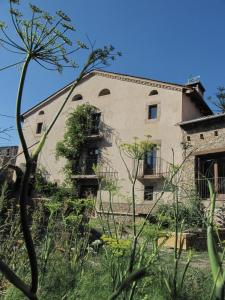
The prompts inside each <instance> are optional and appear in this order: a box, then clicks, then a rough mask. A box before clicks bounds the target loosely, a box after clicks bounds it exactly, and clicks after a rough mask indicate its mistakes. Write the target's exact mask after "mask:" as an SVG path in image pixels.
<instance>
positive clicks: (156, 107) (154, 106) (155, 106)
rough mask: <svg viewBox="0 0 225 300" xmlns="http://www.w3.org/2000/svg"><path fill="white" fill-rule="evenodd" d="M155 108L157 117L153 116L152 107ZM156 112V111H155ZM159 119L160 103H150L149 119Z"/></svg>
mask: <svg viewBox="0 0 225 300" xmlns="http://www.w3.org/2000/svg"><path fill="white" fill-rule="evenodd" d="M154 108H155V113H156V115H155V117H154V116H152V113H151V109H154ZM153 114H154V113H153ZM157 119H158V104H150V105H148V120H157Z"/></svg>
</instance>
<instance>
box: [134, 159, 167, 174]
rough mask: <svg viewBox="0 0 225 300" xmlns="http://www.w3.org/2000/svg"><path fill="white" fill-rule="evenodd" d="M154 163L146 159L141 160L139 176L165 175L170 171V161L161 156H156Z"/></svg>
mask: <svg viewBox="0 0 225 300" xmlns="http://www.w3.org/2000/svg"><path fill="white" fill-rule="evenodd" d="M152 161H153V163H152V164H148V163H147V162H146V161H145V160H142V161H140V163H139V168H138V178H151V177H152V178H156V177H159V178H160V177H163V175H164V174H165V173H167V172H168V163H167V162H166V161H165V160H164V159H162V158H161V157H155V158H154V159H153V160H152Z"/></svg>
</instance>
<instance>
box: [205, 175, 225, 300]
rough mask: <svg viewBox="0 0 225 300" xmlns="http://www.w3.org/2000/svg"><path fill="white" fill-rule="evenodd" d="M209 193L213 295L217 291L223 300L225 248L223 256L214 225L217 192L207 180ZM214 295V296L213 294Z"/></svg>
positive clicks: (217, 299)
mask: <svg viewBox="0 0 225 300" xmlns="http://www.w3.org/2000/svg"><path fill="white" fill-rule="evenodd" d="M207 182H208V187H209V193H210V209H209V214H208V219H207V248H208V255H209V262H210V266H211V271H212V277H213V282H214V286H213V290H212V291H213V293H214V290H215V299H216V300H223V299H224V297H225V270H224V268H223V260H224V254H225V248H224V247H223V245H222V243H221V245H220V246H222V249H223V253H222V255H220V254H219V252H218V247H217V243H216V236H217V234H216V229H215V223H214V214H215V205H216V192H215V191H214V189H213V186H212V183H211V182H210V181H209V180H207ZM213 293H212V294H213Z"/></svg>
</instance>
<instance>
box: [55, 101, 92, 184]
mask: <svg viewBox="0 0 225 300" xmlns="http://www.w3.org/2000/svg"><path fill="white" fill-rule="evenodd" d="M94 112H96V108H95V107H94V106H92V105H90V104H87V103H85V104H81V105H79V106H78V107H77V108H76V110H75V111H74V112H72V113H71V114H70V115H69V117H68V119H67V121H66V132H65V134H64V138H63V140H62V141H60V142H58V143H57V145H56V158H59V157H63V158H65V159H66V160H67V163H66V166H65V173H66V177H67V179H69V177H70V176H69V175H71V173H72V167H73V161H75V160H79V158H80V156H81V153H82V151H83V147H84V145H85V143H86V141H87V138H88V134H89V131H90V128H91V125H92V115H93V113H94Z"/></svg>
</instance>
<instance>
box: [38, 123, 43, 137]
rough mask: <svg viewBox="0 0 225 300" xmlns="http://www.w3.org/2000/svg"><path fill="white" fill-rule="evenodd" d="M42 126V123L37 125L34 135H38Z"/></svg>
mask: <svg viewBox="0 0 225 300" xmlns="http://www.w3.org/2000/svg"><path fill="white" fill-rule="evenodd" d="M42 126H43V123H37V129H36V133H37V134H40V133H41V131H42Z"/></svg>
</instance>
